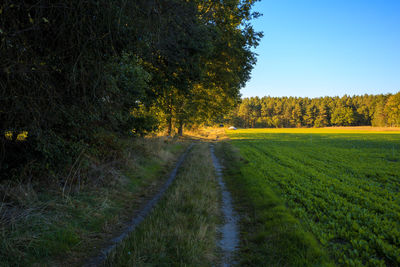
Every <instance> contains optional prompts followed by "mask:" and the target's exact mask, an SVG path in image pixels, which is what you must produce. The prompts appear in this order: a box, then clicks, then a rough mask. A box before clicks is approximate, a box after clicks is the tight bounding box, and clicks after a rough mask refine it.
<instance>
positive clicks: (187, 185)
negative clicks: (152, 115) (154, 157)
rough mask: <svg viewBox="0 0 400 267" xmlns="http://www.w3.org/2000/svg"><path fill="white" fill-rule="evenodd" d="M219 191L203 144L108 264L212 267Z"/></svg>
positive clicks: (185, 163)
mask: <svg viewBox="0 0 400 267" xmlns="http://www.w3.org/2000/svg"><path fill="white" fill-rule="evenodd" d="M218 218H219V191H218V186H217V183H216V179H215V174H214V169H213V167H212V162H211V158H210V151H209V148H208V145H207V144H204V143H203V144H197V145H196V146H194V147H193V149H192V151H191V152H190V154H189V155H188V156H187V158H186V160H185V162H184V163H183V165H182V167H181V169H180V170H179V171H178V175H177V177H176V180H175V181H174V182H173V184H172V185H171V187H170V188H169V189H168V190H167V192H166V194H165V196H164V197H163V198H162V199H161V201H160V203H159V204H157V205H156V207H155V209H154V210H153V211H152V212H151V214H150V215H149V216H148V217H147V218H146V219H145V220H144V221H143V222H142V223H141V224H140V225H139V226H138V227H137V228H136V229H135V231H134V232H132V233H131V234H130V236H129V237H128V238H127V239H126V240H125V241H124V242H122V244H120V245H119V246H118V247H117V249H116V250H115V251H114V253H113V254H112V255H111V256H110V257H109V258H108V260H107V262H106V265H107V266H215V265H216V262H217V260H218V257H217V254H218V253H217V251H216V238H217V231H216V227H217V224H218V220H219V219H218Z"/></svg>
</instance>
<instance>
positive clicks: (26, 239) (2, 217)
mask: <svg viewBox="0 0 400 267" xmlns="http://www.w3.org/2000/svg"><path fill="white" fill-rule="evenodd" d="M176 141H178V142H176ZM124 142H125V145H124V150H123V151H121V153H120V154H121V155H123V156H122V157H121V158H117V159H113V160H112V161H110V162H100V161H96V160H94V159H93V160H91V159H90V158H86V160H89V164H86V165H85V164H80V163H79V162H77V164H76V165H75V166H74V167H73V168H72V167H71V171H70V172H69V174H68V177H66V178H62V177H60V178H58V179H54V180H51V181H47V182H46V184H44V182H42V181H37V182H34V181H33V182H30V181H20V182H16V181H8V182H6V181H3V182H2V183H1V184H0V266H3V265H4V266H13V265H21V266H30V265H51V266H60V265H63V264H67V265H68V266H75V265H78V266H80V265H81V263H82V260H84V258H85V257H88V256H89V255H88V254H91V253H92V252H93V253H95V251H96V248H95V249H94V247H97V249H99V246H101V245H102V244H103V243H104V242H105V240H106V239H108V238H111V237H112V236H113V235H114V232H118V231H119V228H120V227H121V226H122V225H124V223H125V222H126V221H128V220H130V217H131V216H132V214H133V213H134V210H135V209H137V207H139V206H140V205H141V202H142V201H143V199H144V198H146V197H148V196H149V195H151V194H153V192H154V191H155V190H156V188H157V186H158V185H159V184H161V183H162V181H163V180H164V178H165V177H166V175H165V174H166V170H167V169H168V168H169V167H170V166H172V165H173V162H174V159H175V158H176V157H177V156H178V155H179V154H180V152H181V151H183V149H184V147H185V146H186V144H185V143H184V142H181V141H179V140H175V141H171V140H167V139H166V138H164V137H155V138H143V139H137V140H134V141H133V140H126V141H124ZM82 158H84V157H82ZM67 178H68V179H67ZM63 193H64V194H63Z"/></svg>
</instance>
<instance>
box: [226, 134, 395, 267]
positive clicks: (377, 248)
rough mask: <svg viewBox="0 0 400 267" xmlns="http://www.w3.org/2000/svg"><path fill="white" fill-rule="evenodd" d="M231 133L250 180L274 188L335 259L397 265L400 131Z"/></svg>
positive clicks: (337, 261)
mask: <svg viewBox="0 0 400 267" xmlns="http://www.w3.org/2000/svg"><path fill="white" fill-rule="evenodd" d="M392 130H393V129H392ZM227 134H228V136H229V138H230V139H231V140H232V141H231V142H232V144H233V145H234V146H236V147H237V148H239V150H240V154H241V157H243V158H244V159H245V160H246V162H247V164H246V165H244V166H243V167H242V173H243V175H244V176H245V177H246V179H247V180H248V181H249V182H251V183H258V184H260V185H264V186H267V187H269V188H271V189H272V190H273V191H274V192H275V193H276V194H277V195H278V196H279V197H280V198H281V199H282V200H283V201H284V202H285V203H286V206H287V207H288V208H289V210H290V212H291V213H292V214H293V215H294V216H295V217H296V218H298V219H299V220H300V221H301V223H302V225H303V226H304V228H305V229H307V230H308V231H311V232H312V233H313V235H314V236H315V238H316V239H317V240H318V241H319V243H320V244H321V245H322V246H323V247H324V248H325V249H326V250H327V251H328V252H329V253H330V255H331V256H332V258H333V259H334V260H335V262H336V263H338V264H339V265H346V266H352V265H353V266H358V265H367V266H398V265H400V131H386V129H384V128H382V129H378V130H375V129H373V128H372V129H369V128H362V129H357V128H351V129H347V128H322V129H251V130H249V129H244V130H236V131H228V132H227Z"/></svg>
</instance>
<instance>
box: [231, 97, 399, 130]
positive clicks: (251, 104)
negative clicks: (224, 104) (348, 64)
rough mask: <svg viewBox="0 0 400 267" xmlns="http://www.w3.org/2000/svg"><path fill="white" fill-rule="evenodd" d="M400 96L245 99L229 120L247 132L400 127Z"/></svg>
mask: <svg viewBox="0 0 400 267" xmlns="http://www.w3.org/2000/svg"><path fill="white" fill-rule="evenodd" d="M399 95H400V93H397V94H395V95H390V94H389V95H363V96H352V97H350V96H347V95H345V96H343V97H341V98H339V97H320V98H313V99H309V98H307V97H306V98H301V97H300V98H297V97H262V98H258V97H252V98H245V99H243V100H242V102H241V104H240V105H239V106H238V107H237V108H236V110H235V111H234V112H232V113H230V114H229V116H227V117H226V120H227V121H228V122H229V123H231V124H233V125H236V126H239V127H245V128H248V127H251V128H265V127H290V128H292V127H326V126H364V125H365V126H368V125H372V126H400V112H399V110H400V106H399V105H400V97H399Z"/></svg>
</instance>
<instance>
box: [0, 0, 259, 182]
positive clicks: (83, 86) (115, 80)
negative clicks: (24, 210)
mask: <svg viewBox="0 0 400 267" xmlns="http://www.w3.org/2000/svg"><path fill="white" fill-rule="evenodd" d="M253 3H254V1H239V0H235V1H220V2H218V3H217V2H214V1H195V0H193V1H180V0H168V1H158V0H153V1H147V0H139V1H127V0H113V1H106V0H98V1H83V2H82V1H78V0H73V1H68V2H65V3H53V2H52V1H49V0H39V1H36V2H35V3H31V2H29V1H19V2H18V3H16V2H15V1H10V0H6V1H3V2H2V3H1V4H0V10H1V16H0V29H1V30H0V57H1V58H2V61H1V62H0V162H1V166H0V169H1V174H2V176H3V177H1V178H0V179H4V178H11V177H12V176H13V175H14V174H12V172H15V173H18V172H19V171H21V170H22V169H23V167H24V166H26V165H27V164H30V163H31V162H35V164H36V165H37V166H38V169H42V170H44V171H45V172H47V173H48V172H52V171H53V172H54V171H58V170H59V169H60V168H59V166H68V165H70V164H72V163H73V162H74V161H75V160H76V159H77V158H78V157H79V155H80V153H82V151H86V150H88V151H91V152H93V153H94V154H101V151H100V153H97V152H96V151H94V149H93V147H98V146H97V144H96V142H97V136H98V133H99V132H103V131H110V132H111V133H112V134H116V135H117V136H120V137H121V136H127V135H133V136H136V135H144V134H147V133H149V132H153V131H155V130H157V129H160V128H161V127H163V126H164V127H165V126H166V127H167V129H168V132H169V133H171V132H172V130H173V127H175V128H178V131H179V132H180V133H182V129H183V126H184V125H186V126H191V125H195V124H196V125H198V124H204V123H210V122H213V121H215V120H219V119H220V118H221V117H222V114H223V113H225V112H227V111H228V110H229V109H230V108H232V107H233V106H234V104H235V103H236V102H237V101H238V98H239V89H240V87H242V86H243V85H244V83H245V82H246V81H247V80H248V78H249V75H250V71H251V68H252V66H253V64H254V63H255V54H254V53H253V52H251V47H254V46H256V45H257V42H258V40H259V38H260V36H261V34H259V33H256V32H254V30H253V29H252V28H251V25H249V20H250V19H251V18H252V17H255V16H257V15H252V14H251V12H250V8H251V6H252V4H253ZM9 131H12V132H23V131H26V132H28V136H29V138H28V139H27V141H26V142H27V144H24V145H21V144H20V143H17V142H14V141H15V140H14V141H12V140H11V141H10V140H7V138H6V137H5V133H6V132H9ZM88 147H90V149H88ZM62 169H64V168H62ZM35 176H39V175H38V174H35Z"/></svg>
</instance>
